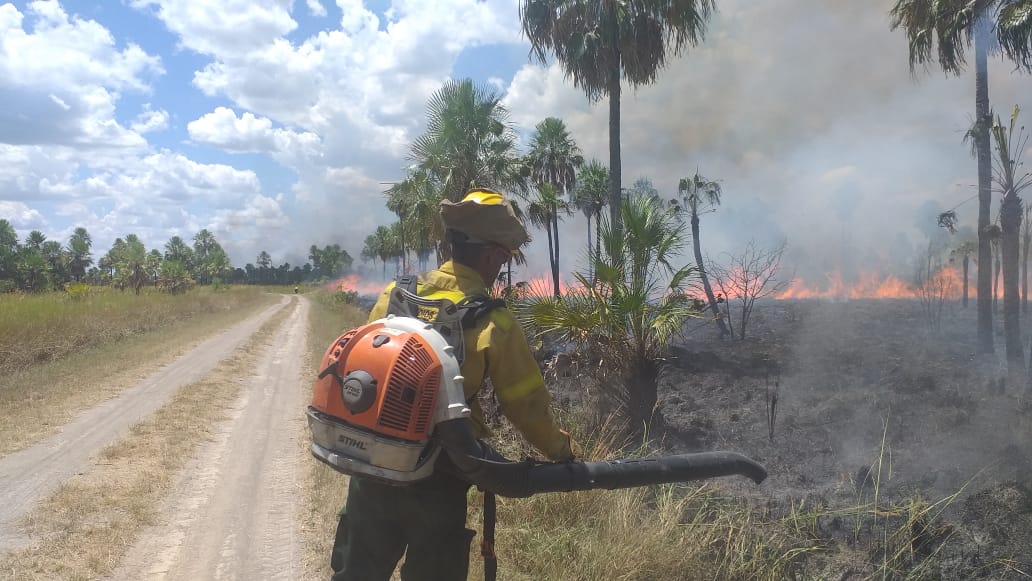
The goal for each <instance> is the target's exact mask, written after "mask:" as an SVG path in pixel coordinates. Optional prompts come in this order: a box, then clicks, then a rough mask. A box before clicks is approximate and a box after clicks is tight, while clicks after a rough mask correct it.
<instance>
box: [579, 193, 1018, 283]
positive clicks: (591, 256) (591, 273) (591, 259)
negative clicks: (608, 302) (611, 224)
mask: <svg viewBox="0 0 1032 581" xmlns="http://www.w3.org/2000/svg"><path fill="white" fill-rule="evenodd" d="M587 217H588V280H590V281H591V282H592V284H594V282H595V253H594V252H593V251H592V250H591V211H590V210H589V211H588V214H587ZM1025 254H1026V255H1027V254H1028V253H1027V252H1026V253H1025Z"/></svg>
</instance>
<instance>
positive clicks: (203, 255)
mask: <svg viewBox="0 0 1032 581" xmlns="http://www.w3.org/2000/svg"><path fill="white" fill-rule="evenodd" d="M193 243H194V245H193V251H194V264H193V267H194V271H195V273H196V275H197V278H198V279H199V280H200V282H201V283H202V284H207V283H208V282H211V277H210V276H208V271H209V270H210V269H209V266H210V265H209V264H208V257H209V255H210V254H211V252H212V251H213V250H214V249H215V247H216V246H218V242H216V241H215V235H214V234H212V233H211V232H209V231H208V229H207V228H202V229H201V231H200V232H198V233H197V234H196V235H195V236H194V238H193Z"/></svg>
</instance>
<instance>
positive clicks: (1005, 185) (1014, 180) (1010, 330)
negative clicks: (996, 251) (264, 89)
mask: <svg viewBox="0 0 1032 581" xmlns="http://www.w3.org/2000/svg"><path fill="white" fill-rule="evenodd" d="M1019 113H1020V109H1018V107H1017V106H1015V107H1014V112H1013V113H1012V114H1011V118H1010V125H1009V126H1008V127H1006V128H1005V127H1004V126H1003V124H1002V123H1000V118H999V117H997V118H996V122H995V123H993V127H992V136H993V142H994V143H995V145H996V148H995V149H996V156H995V159H994V162H995V167H994V172H993V174H994V176H993V182H994V183H995V185H996V188H997V189H998V190H999V192H1000V193H1001V194H1003V199H1002V201H1001V203H1000V231H1001V232H1000V250H1001V254H1002V257H1003V335H1004V343H1005V347H1006V352H1007V369H1008V371H1009V373H1010V375H1011V377H1012V378H1017V377H1018V375H1019V374H1020V371H1021V370H1023V369H1024V367H1025V366H1024V361H1023V360H1022V354H1021V350H1022V345H1021V319H1020V316H1019V315H1020V310H1021V303H1020V296H1019V294H1018V272H1019V235H1020V232H1021V217H1022V208H1021V206H1022V203H1021V198H1020V197H1018V194H1020V193H1021V192H1022V191H1023V190H1025V189H1027V188H1029V187H1032V174H1029V173H1027V172H1026V173H1020V172H1019V171H1018V166H1020V165H1021V161H1020V160H1021V156H1022V155H1023V154H1024V152H1025V146H1026V145H1027V144H1028V135H1026V134H1025V132H1024V131H1023V129H1024V128H1022V130H1019V132H1018V134H1017V135H1015V134H1014V129H1015V127H1016V125H1017V122H1018V114H1019Z"/></svg>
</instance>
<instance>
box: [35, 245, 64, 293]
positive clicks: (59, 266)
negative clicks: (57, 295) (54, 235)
mask: <svg viewBox="0 0 1032 581" xmlns="http://www.w3.org/2000/svg"><path fill="white" fill-rule="evenodd" d="M40 252H41V253H42V254H43V259H44V260H46V261H47V264H48V265H49V267H50V277H51V280H52V281H53V283H54V284H55V285H60V284H63V282H64V280H65V262H66V260H65V256H64V249H63V248H61V243H60V242H58V241H57V240H47V241H46V242H44V243H43V246H42V248H40Z"/></svg>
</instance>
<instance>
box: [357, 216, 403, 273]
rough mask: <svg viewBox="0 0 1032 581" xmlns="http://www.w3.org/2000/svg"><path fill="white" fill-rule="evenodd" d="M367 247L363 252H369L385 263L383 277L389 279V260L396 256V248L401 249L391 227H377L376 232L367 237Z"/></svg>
mask: <svg viewBox="0 0 1032 581" xmlns="http://www.w3.org/2000/svg"><path fill="white" fill-rule="evenodd" d="M365 245H366V247H365V249H363V252H365V251H366V250H368V251H369V253H370V254H371V255H372V256H375V257H377V258H379V259H380V261H381V262H383V276H384V278H387V259H389V258H393V257H394V256H395V252H394V247H395V245H397V246H399V247H400V246H401V243H400V241H399V240H397V239H396V237H395V235H394V233H393V232H391V228H390V227H389V226H377V227H376V230H375V231H373V233H372V234H370V235H369V236H368V237H366V240H365Z"/></svg>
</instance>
